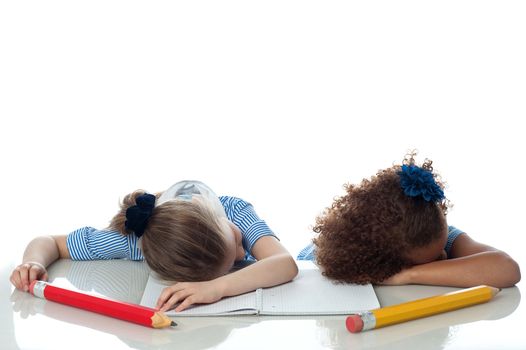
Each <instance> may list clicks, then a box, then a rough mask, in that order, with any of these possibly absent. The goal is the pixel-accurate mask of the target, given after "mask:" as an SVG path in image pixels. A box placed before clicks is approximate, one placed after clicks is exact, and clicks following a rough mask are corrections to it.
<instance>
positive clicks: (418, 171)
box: [398, 165, 446, 203]
mask: <svg viewBox="0 0 526 350" xmlns="http://www.w3.org/2000/svg"><path fill="white" fill-rule="evenodd" d="M398 174H399V175H400V184H401V185H402V189H403V190H404V193H405V195H406V196H409V197H422V198H423V199H424V200H425V201H427V202H435V203H436V202H438V201H441V200H443V199H444V198H446V196H445V195H444V191H443V190H442V188H441V187H440V186H439V185H438V184H437V183H436V181H435V178H434V176H433V173H432V172H431V171H429V170H426V169H423V168H421V167H418V166H416V165H402V170H401V171H400V172H399V173H398Z"/></svg>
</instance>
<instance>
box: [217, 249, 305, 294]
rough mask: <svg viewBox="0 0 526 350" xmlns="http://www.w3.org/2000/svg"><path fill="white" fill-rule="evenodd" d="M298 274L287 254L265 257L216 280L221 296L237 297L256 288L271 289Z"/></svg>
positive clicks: (292, 260) (290, 257)
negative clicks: (221, 292)
mask: <svg viewBox="0 0 526 350" xmlns="http://www.w3.org/2000/svg"><path fill="white" fill-rule="evenodd" d="M297 274H298V267H297V266H296V263H295V262H294V259H293V258H292V256H290V255H289V254H280V255H274V256H270V257H267V258H265V259H262V260H258V261H257V262H255V263H253V264H252V265H249V266H247V267H245V268H243V269H241V270H239V271H236V272H233V273H230V274H228V275H225V276H222V277H220V278H218V279H217V282H219V283H220V284H221V286H222V290H223V296H224V297H226V296H233V295H239V294H243V293H247V292H251V291H253V290H256V289H258V288H266V287H273V286H276V285H278V284H282V283H286V282H289V281H291V280H292V279H293V278H294V277H296V275H297Z"/></svg>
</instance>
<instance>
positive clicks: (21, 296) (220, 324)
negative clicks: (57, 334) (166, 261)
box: [10, 260, 259, 349]
mask: <svg viewBox="0 0 526 350" xmlns="http://www.w3.org/2000/svg"><path fill="white" fill-rule="evenodd" d="M148 272H149V270H148V267H147V265H146V264H145V263H138V262H134V261H126V260H106V261H100V260H99V261H71V260H59V261H57V262H56V263H55V264H53V265H52V266H51V267H50V269H49V276H50V278H49V280H50V282H52V283H53V284H56V285H58V286H61V287H65V288H70V289H76V290H79V291H84V292H89V293H94V294H98V295H101V296H104V297H107V298H112V299H116V300H120V301H126V302H131V303H139V302H140V299H141V297H142V292H143V291H144V287H145V285H146V281H147V279H148ZM10 299H11V302H12V308H13V311H14V312H17V313H19V315H20V317H21V318H23V319H27V318H30V317H32V316H33V315H44V316H46V317H49V318H52V319H54V320H58V321H62V322H67V323H70V324H74V325H78V326H81V327H86V328H90V329H93V330H96V331H99V332H103V333H107V334H112V335H115V336H117V337H118V338H119V339H120V340H121V341H122V342H124V343H125V344H126V346H127V347H131V348H136V349H173V348H174V346H177V344H179V345H180V346H181V347H182V348H184V349H206V348H210V347H213V346H215V345H217V344H220V343H222V342H223V341H225V340H226V339H227V338H228V336H229V334H230V332H231V331H232V330H234V329H239V328H243V327H247V326H250V325H252V324H254V323H258V322H259V318H258V317H229V318H222V317H209V318H206V317H198V318H184V319H177V320H176V321H177V323H178V326H177V327H175V328H166V329H152V328H148V327H143V326H139V325H136V324H133V323H129V322H125V321H121V320H117V319H114V318H111V317H106V316H102V315H99V314H96V313H92V312H87V311H84V310H80V309H77V308H74V307H70V306H67V305H62V304H59V303H54V302H50V301H46V300H42V299H38V298H34V297H33V296H31V295H30V294H28V293H24V292H21V291H18V290H14V291H13V293H12V294H11V298H10ZM19 326H21V325H19ZM22 333H23V332H22ZM203 334H206V336H205V337H204V336H203Z"/></svg>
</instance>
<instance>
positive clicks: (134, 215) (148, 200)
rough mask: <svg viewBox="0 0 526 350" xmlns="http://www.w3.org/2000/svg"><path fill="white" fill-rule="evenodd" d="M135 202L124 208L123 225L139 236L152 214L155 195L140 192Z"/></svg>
mask: <svg viewBox="0 0 526 350" xmlns="http://www.w3.org/2000/svg"><path fill="white" fill-rule="evenodd" d="M135 203H137V205H133V206H131V207H129V208H128V209H126V222H125V223H124V226H125V227H126V228H127V229H129V230H132V231H133V233H135V235H136V236H137V237H138V238H140V237H141V236H142V234H143V233H144V230H145V229H146V225H148V220H149V219H150V216H152V211H153V208H155V196H154V195H153V194H149V193H145V194H141V195H140V196H138V197H137V199H135Z"/></svg>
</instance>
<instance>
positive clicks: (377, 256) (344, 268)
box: [314, 152, 448, 284]
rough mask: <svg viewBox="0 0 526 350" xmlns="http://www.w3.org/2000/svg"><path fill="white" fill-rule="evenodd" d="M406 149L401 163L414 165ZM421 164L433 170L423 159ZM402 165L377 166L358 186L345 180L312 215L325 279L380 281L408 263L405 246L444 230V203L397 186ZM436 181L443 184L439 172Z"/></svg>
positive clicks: (418, 244) (423, 242)
mask: <svg viewBox="0 0 526 350" xmlns="http://www.w3.org/2000/svg"><path fill="white" fill-rule="evenodd" d="M415 154H416V153H414V152H413V153H410V154H408V155H407V156H406V158H405V159H404V162H403V164H406V165H414V162H415V161H414V155H415ZM421 168H423V169H425V170H427V171H429V172H433V167H432V161H430V160H428V159H426V160H425V162H424V164H423V165H421ZM400 169H401V166H400V165H394V166H392V167H391V168H388V169H384V170H380V171H378V173H377V174H376V175H375V176H373V177H371V178H370V179H364V180H362V182H361V183H360V185H358V186H356V185H351V184H346V185H345V186H344V188H345V190H346V192H347V193H346V194H345V195H343V196H341V197H339V198H336V199H335V201H334V202H333V204H332V206H331V207H330V208H327V209H326V210H325V212H324V213H323V214H322V215H320V216H319V217H318V218H317V219H316V225H315V226H314V232H316V233H317V234H318V236H317V237H316V238H315V239H314V244H315V245H316V261H317V263H318V264H319V265H320V266H321V267H322V269H323V271H324V272H323V273H324V275H325V276H327V277H328V278H331V279H334V280H337V281H340V282H347V283H357V284H366V283H379V282H381V281H383V280H385V279H387V278H388V277H390V276H392V275H394V274H396V273H398V272H400V271H401V270H402V269H403V268H404V267H406V266H409V265H411V262H410V261H409V259H408V258H407V256H406V252H407V251H408V249H411V248H413V247H422V246H426V245H427V244H429V243H431V242H432V241H434V240H435V239H438V238H439V237H440V235H441V234H442V232H443V231H444V230H445V226H446V225H447V224H446V220H445V214H446V211H447V206H448V202H447V200H446V199H445V198H444V199H443V200H440V201H438V202H432V201H431V202H428V201H426V200H424V199H423V198H421V197H409V196H407V195H405V194H404V192H403V189H402V187H401V185H400V175H399V172H400ZM433 177H434V179H435V182H436V183H437V185H439V186H440V187H441V188H443V187H444V185H443V183H442V182H441V181H440V179H439V176H438V175H437V174H433Z"/></svg>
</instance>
